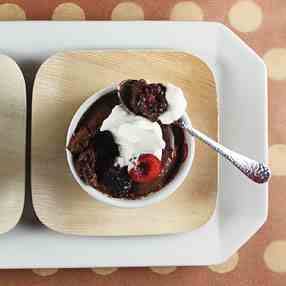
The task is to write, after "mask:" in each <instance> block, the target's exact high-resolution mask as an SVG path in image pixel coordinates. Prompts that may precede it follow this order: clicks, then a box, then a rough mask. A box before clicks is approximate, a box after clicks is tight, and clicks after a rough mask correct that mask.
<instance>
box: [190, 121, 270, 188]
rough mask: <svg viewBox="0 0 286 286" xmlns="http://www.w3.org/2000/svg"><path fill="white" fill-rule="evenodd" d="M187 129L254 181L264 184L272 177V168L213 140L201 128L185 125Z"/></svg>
mask: <svg viewBox="0 0 286 286" xmlns="http://www.w3.org/2000/svg"><path fill="white" fill-rule="evenodd" d="M185 128H186V130H187V131H188V132H189V133H190V134H191V135H192V136H194V137H196V138H198V139H199V140H201V141H203V142H204V143H206V144H207V145H209V146H210V147H211V148H212V149H214V150H215V151H216V152H218V153H219V154H220V155H222V156H223V157H224V158H225V159H227V160H228V161H229V162H230V163H232V164H233V165H234V166H235V167H236V168H238V169H239V170H240V171H241V172H242V173H243V174H244V175H246V176H247V177H248V178H250V179H251V180H252V181H254V182H256V183H259V184H262V183H266V182H267V181H268V180H269V178H270V175H271V173H270V169H269V168H268V167H267V166H266V165H265V164H263V163H260V162H257V161H255V160H252V159H250V158H248V157H246V156H243V155H241V154H238V153H236V152H234V151H232V150H230V149H228V148H226V147H224V146H222V145H221V144H219V143H217V142H216V141H214V140H212V139H211V138H209V137H208V136H206V135H205V134H203V133H202V132H200V131H199V130H197V129H195V128H193V127H191V128H189V127H185Z"/></svg>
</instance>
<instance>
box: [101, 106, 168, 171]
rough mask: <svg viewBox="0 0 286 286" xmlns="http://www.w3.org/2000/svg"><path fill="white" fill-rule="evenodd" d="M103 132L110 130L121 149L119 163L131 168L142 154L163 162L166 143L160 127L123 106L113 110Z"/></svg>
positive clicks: (103, 124) (102, 127)
mask: <svg viewBox="0 0 286 286" xmlns="http://www.w3.org/2000/svg"><path fill="white" fill-rule="evenodd" d="M100 130H101V131H105V130H108V131H110V132H111V133H112V135H113V136H114V140H115V142H116V143H117V144H118V147H119V153H120V155H119V157H118V158H117V163H118V164H119V165H120V166H121V167H123V166H126V165H127V166H128V168H131V166H133V164H134V162H135V161H136V160H137V158H138V157H139V156H140V155H141V154H147V153H148V154H153V155H155V156H156V157H157V158H158V159H159V160H161V156H162V150H163V149H164V148H165V141H164V139H163V134H162V130H161V127H160V125H159V124H158V123H157V122H152V121H150V120H148V119H146V118H144V117H142V116H137V115H134V114H133V113H131V112H128V111H127V110H126V109H125V108H124V107H123V106H122V105H117V106H115V107H114V108H113V109H112V112H111V114H110V115H109V116H108V117H107V118H106V119H105V120H104V121H103V123H102V126H101V128H100Z"/></svg>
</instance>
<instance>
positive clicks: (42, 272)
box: [32, 268, 58, 277]
mask: <svg viewBox="0 0 286 286" xmlns="http://www.w3.org/2000/svg"><path fill="white" fill-rule="evenodd" d="M32 271H33V272H34V273H35V274H37V275H39V276H43V277H45V276H51V275H53V274H55V273H57V272H58V269H57V268H38V269H32Z"/></svg>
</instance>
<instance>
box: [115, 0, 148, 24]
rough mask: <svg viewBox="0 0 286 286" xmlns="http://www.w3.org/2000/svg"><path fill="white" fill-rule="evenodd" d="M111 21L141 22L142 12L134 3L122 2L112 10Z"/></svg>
mask: <svg viewBox="0 0 286 286" xmlns="http://www.w3.org/2000/svg"><path fill="white" fill-rule="evenodd" d="M111 19H112V20H116V21H125V20H128V21H130V20H143V19H144V11H143V9H142V8H141V7H140V6H139V5H138V4H136V3H133V2H122V3H119V4H118V5H117V6H116V7H115V8H114V9H113V11H112V14H111Z"/></svg>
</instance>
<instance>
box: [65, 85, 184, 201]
mask: <svg viewBox="0 0 286 286" xmlns="http://www.w3.org/2000/svg"><path fill="white" fill-rule="evenodd" d="M166 91H167V88H166V86H164V85H163V84H160V83H158V84H157V83H156V84H155V83H152V84H148V83H147V82H146V81H145V80H127V81H124V82H122V83H121V84H120V85H119V89H118V90H115V91H112V92H110V93H107V94H105V95H103V96H102V97H101V98H100V99H99V100H97V101H96V102H95V103H94V104H93V105H92V106H91V107H90V108H89V109H88V110H87V112H86V113H85V114H84V116H83V117H82V118H81V120H80V122H79V124H78V126H77V128H76V130H75V132H74V134H73V136H72V138H71V140H70V142H69V144H68V146H67V148H68V150H69V151H70V152H71V153H72V156H73V162H74V166H75V169H76V172H77V174H78V175H79V177H80V178H81V179H82V180H83V181H84V182H85V183H86V184H88V185H90V186H92V187H94V188H96V189H97V190H99V191H101V192H103V193H106V194H108V195H110V196H112V197H114V198H124V199H137V198H140V197H143V196H146V195H148V194H149V193H152V192H157V191H159V190H160V189H161V188H162V187H164V186H165V185H166V184H168V182H170V180H172V178H173V177H174V176H175V175H176V174H177V172H178V170H179V168H180V165H181V164H182V162H183V161H184V160H185V158H186V155H187V152H188V149H187V144H186V142H185V135H184V131H183V130H182V128H181V127H179V126H178V125H177V124H176V122H173V123H172V124H163V123H162V122H161V121H160V115H161V114H163V113H164V112H166V111H167V110H168V108H169V106H168V101H167V98H166ZM119 92H120V95H121V99H122V100H123V102H124V104H126V106H127V107H128V109H129V111H130V112H128V111H127V110H126V107H125V110H124V107H123V106H122V104H120V100H119ZM119 109H120V110H119ZM116 112H117V113H116ZM131 113H132V114H131ZM133 113H134V114H133ZM112 116H113V118H112ZM115 116H118V120H117V117H115ZM122 118H123V119H122ZM108 120H109V121H110V122H111V123H113V124H114V122H115V123H117V122H118V127H117V126H115V127H117V128H116V132H117V133H116V132H115V129H112V130H114V132H113V131H110V130H111V127H108V128H109V129H108V128H107V127H105V129H107V130H103V129H104V128H103V127H104V126H111V125H110V124H111V123H110V122H109V125H108V124H107V122H108ZM120 120H121V121H120ZM123 120H125V121H124V122H123ZM120 122H121V123H122V124H121V123H120ZM133 122H134V125H131V124H133ZM136 122H138V123H136ZM120 124H121V125H120ZM124 124H125V125H124ZM128 124H129V125H128ZM136 124H137V125H136ZM148 124H149V125H148ZM145 125H146V128H145ZM126 126H129V127H130V126H131V127H132V128H133V129H129V128H127V131H126V130H125V129H126V128H125V127H126ZM137 126H138V132H132V131H130V132H129V130H133V131H134V130H135V131H137V129H136V128H137ZM142 126H143V127H142ZM124 128H125V129H124ZM134 128H135V129H134ZM140 128H143V129H142V130H139V129H140ZM144 128H145V129H144ZM151 128H153V129H152V130H151ZM117 129H119V131H118V130H117ZM158 129H159V130H158ZM150 130H151V131H152V132H153V133H150V134H151V135H152V136H153V138H154V144H155V143H156V144H157V145H156V146H159V147H156V148H157V149H158V148H159V149H158V150H157V149H156V150H155V149H154V150H152V152H150V153H148V152H147V153H146V152H145V153H140V152H139V151H140V150H147V149H148V148H149V149H150V146H149V145H151V147H152V146H153V145H152V144H153V143H152V142H151V143H152V144H149V145H148V144H147V143H148V142H147V143H146V144H147V145H144V144H143V143H144V142H143V143H142V142H139V141H144V140H147V141H148V138H142V140H141V137H140V136H141V134H149V133H144V132H151V131H150ZM118 132H119V133H118ZM120 132H121V133H120ZM128 132H129V133H128ZM137 133H138V134H137ZM126 136H127V137H128V136H130V138H126ZM152 136H150V140H152ZM133 137H134V138H133ZM145 137H146V136H145ZM148 137H149V136H148ZM125 138H126V140H127V141H126V142H127V143H128V144H133V143H134V142H135V143H134V144H133V145H128V144H127V143H126V144H127V145H126V146H124V144H125V141H124V140H125ZM138 138H139V139H140V140H139V141H136V140H138ZM129 139H130V140H129ZM160 139H161V141H160ZM120 140H121V141H120ZM122 140H123V141H122ZM128 140H129V141H128ZM122 142H123V143H122ZM136 142H137V143H136ZM162 142H163V143H164V144H162ZM136 144H137V145H138V152H139V154H137V153H136V146H137V145H136ZM134 146H135V147H134ZM154 146H155V145H154ZM129 147H130V148H129ZM124 148H125V149H124ZM132 148H133V149H132ZM140 148H141V149H140ZM142 148H143V149H142ZM144 148H147V149H144ZM154 148H155V147H154ZM149 149H148V150H149ZM132 150H135V151H134V152H131V151H132ZM129 151H130V152H131V153H130V152H129ZM153 151H154V152H153ZM124 152H125V153H124ZM128 152H129V153H130V154H131V155H130V154H129V153H128ZM126 154H128V155H126ZM126 156H127V157H126ZM126 158H127V159H128V161H126ZM123 159H125V161H124V160H123Z"/></svg>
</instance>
